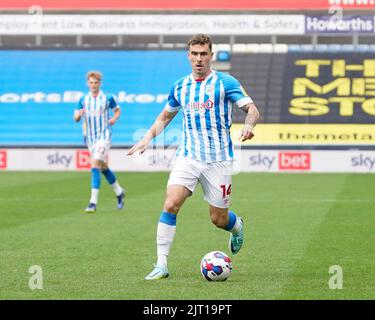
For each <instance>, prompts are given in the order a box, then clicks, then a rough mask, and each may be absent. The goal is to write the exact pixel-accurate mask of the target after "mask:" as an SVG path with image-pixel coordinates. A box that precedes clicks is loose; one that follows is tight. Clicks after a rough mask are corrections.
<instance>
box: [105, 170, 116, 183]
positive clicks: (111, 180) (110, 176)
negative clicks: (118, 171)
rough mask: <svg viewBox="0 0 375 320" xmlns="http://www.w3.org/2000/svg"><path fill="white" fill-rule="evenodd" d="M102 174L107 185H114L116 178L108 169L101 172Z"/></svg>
mask: <svg viewBox="0 0 375 320" xmlns="http://www.w3.org/2000/svg"><path fill="white" fill-rule="evenodd" d="M102 173H103V175H104V176H105V178H106V179H107V181H108V183H109V184H113V183H115V181H116V177H115V174H114V173H113V172H112V171H111V169H109V168H108V169H105V170H102Z"/></svg>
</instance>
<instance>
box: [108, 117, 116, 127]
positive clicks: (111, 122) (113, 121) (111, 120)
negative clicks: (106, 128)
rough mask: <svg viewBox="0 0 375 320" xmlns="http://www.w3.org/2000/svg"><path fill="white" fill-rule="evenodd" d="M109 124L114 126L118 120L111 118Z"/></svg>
mask: <svg viewBox="0 0 375 320" xmlns="http://www.w3.org/2000/svg"><path fill="white" fill-rule="evenodd" d="M108 122H109V124H110V125H111V126H113V125H114V124H115V123H116V120H115V119H113V118H111V119H109V121H108Z"/></svg>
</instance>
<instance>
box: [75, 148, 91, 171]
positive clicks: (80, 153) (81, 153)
mask: <svg viewBox="0 0 375 320" xmlns="http://www.w3.org/2000/svg"><path fill="white" fill-rule="evenodd" d="M90 164H91V160H90V152H89V151H88V150H77V153H76V168H77V169H90Z"/></svg>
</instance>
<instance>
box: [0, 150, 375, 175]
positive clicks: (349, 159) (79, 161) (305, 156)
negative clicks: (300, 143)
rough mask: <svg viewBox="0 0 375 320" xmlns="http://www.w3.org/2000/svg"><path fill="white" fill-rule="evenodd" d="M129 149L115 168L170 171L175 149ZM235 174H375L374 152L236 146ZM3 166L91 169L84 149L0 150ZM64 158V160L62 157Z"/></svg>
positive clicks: (117, 157) (114, 156)
mask: <svg viewBox="0 0 375 320" xmlns="http://www.w3.org/2000/svg"><path fill="white" fill-rule="evenodd" d="M127 152H128V149H112V150H111V151H110V153H109V164H110V166H111V168H112V169H113V170H116V171H139V172H152V171H170V170H171V168H172V166H173V164H174V161H175V153H176V149H175V148H169V149H162V148H154V149H149V150H147V151H146V152H145V153H144V154H142V155H138V154H136V155H133V156H132V157H129V156H126V154H127ZM234 155H235V159H236V160H235V162H234V174H237V173H240V172H295V173H298V172H358V173H375V151H351V150H345V151H332V150H324V151H321V150H311V151H310V150H309V151H306V150H298V151H296V150H249V149H242V150H241V149H238V148H237V149H235V152H234ZM0 159H2V160H1V162H0V169H2V170H8V171H34V170H35V171H37V170H40V171H76V170H79V171H82V170H89V169H90V166H89V160H88V156H87V150H85V149H58V148H52V149H21V148H20V149H19V148H12V149H8V150H2V151H0ZM63 159H64V160H63Z"/></svg>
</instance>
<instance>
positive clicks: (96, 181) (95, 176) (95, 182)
mask: <svg viewBox="0 0 375 320" xmlns="http://www.w3.org/2000/svg"><path fill="white" fill-rule="evenodd" d="M91 187H92V189H99V188H100V171H99V169H98V168H91Z"/></svg>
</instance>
